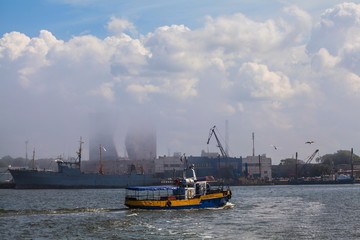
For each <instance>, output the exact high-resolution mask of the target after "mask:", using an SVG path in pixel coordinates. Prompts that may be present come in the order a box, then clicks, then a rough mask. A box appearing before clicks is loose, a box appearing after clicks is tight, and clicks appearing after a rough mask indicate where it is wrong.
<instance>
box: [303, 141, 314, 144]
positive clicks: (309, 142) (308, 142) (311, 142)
mask: <svg viewBox="0 0 360 240" xmlns="http://www.w3.org/2000/svg"><path fill="white" fill-rule="evenodd" d="M313 143H314V141H307V142H305V144H313Z"/></svg>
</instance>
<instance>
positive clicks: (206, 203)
mask: <svg viewBox="0 0 360 240" xmlns="http://www.w3.org/2000/svg"><path fill="white" fill-rule="evenodd" d="M229 199H230V198H229V197H228V196H227V197H221V198H213V199H203V200H201V202H200V204H196V205H182V206H169V207H159V206H132V205H127V204H125V205H126V206H127V207H129V208H131V209H148V210H186V209H205V208H220V207H223V206H225V205H226V203H227V202H228V201H229Z"/></svg>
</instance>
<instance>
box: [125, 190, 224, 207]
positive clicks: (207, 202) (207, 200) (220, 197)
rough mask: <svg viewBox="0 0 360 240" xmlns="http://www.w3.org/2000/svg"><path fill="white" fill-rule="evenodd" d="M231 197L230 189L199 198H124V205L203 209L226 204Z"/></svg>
mask: <svg viewBox="0 0 360 240" xmlns="http://www.w3.org/2000/svg"><path fill="white" fill-rule="evenodd" d="M230 198H231V192H230V190H228V191H225V192H223V193H215V194H209V195H203V196H200V197H199V198H193V199H186V200H159V201H150V200H148V201H141V200H131V199H127V200H125V205H126V206H127V207H129V208H132V209H150V210H151V209H152V210H173V209H177V210H180V209H203V208H219V207H223V206H225V205H226V203H227V202H228V201H229V200H230Z"/></svg>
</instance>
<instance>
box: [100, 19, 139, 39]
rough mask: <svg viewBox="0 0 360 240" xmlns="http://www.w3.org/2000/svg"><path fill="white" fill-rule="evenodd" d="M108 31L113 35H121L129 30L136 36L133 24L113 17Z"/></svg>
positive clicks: (108, 25)
mask: <svg viewBox="0 0 360 240" xmlns="http://www.w3.org/2000/svg"><path fill="white" fill-rule="evenodd" d="M107 29H108V31H110V32H111V33H113V34H116V35H121V34H123V33H124V32H125V31H126V30H129V31H130V32H131V33H132V34H136V28H135V26H134V24H133V23H132V22H129V21H128V20H126V19H120V18H116V17H111V19H110V21H109V22H108V24H107Z"/></svg>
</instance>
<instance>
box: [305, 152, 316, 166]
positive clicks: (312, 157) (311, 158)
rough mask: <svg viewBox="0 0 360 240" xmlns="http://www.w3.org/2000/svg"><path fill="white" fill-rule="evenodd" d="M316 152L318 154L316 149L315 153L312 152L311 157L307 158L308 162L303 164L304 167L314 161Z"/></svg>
mask: <svg viewBox="0 0 360 240" xmlns="http://www.w3.org/2000/svg"><path fill="white" fill-rule="evenodd" d="M318 152H319V149H316V150H315V152H314V153H313V154H311V156H310V157H309V158H308V160H307V161H306V163H305V164H304V166H305V165H307V164H309V163H310V162H311V161H312V160H313V159H314V157H315V155H316V154H317V153H318Z"/></svg>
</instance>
